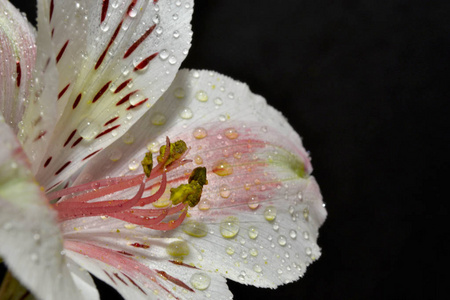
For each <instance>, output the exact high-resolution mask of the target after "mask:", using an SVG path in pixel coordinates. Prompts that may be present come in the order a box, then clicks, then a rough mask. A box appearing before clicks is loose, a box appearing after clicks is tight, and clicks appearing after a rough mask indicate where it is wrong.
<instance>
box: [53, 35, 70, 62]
mask: <svg viewBox="0 0 450 300" xmlns="http://www.w3.org/2000/svg"><path fill="white" fill-rule="evenodd" d="M68 44H69V40H67V42H66V43H65V44H64V46H62V48H61V50H59V53H58V56H57V57H56V63H58V62H59V60H60V59H61V57H62V56H63V54H64V52H65V51H66V48H67V45H68Z"/></svg>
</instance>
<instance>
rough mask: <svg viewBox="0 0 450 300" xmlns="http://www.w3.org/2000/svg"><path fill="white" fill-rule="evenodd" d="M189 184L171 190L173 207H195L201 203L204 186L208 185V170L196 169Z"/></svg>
mask: <svg viewBox="0 0 450 300" xmlns="http://www.w3.org/2000/svg"><path fill="white" fill-rule="evenodd" d="M188 182H189V183H188V184H181V185H180V186H178V187H176V188H171V189H170V200H171V201H172V204H173V205H177V204H179V203H185V204H188V205H189V206H190V207H194V206H196V205H197V203H198V202H199V201H200V198H201V196H202V190H203V185H205V184H208V180H206V168H205V167H199V168H195V169H194V170H193V171H192V173H191V176H189V180H188Z"/></svg>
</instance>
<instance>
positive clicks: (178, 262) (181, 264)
mask: <svg viewBox="0 0 450 300" xmlns="http://www.w3.org/2000/svg"><path fill="white" fill-rule="evenodd" d="M169 262H170V263H173V264H175V265H179V266H183V267H187V268H192V269H198V268H197V267H194V266H191V265H187V264H185V263H182V262H181V261H176V260H169Z"/></svg>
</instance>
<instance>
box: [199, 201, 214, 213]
mask: <svg viewBox="0 0 450 300" xmlns="http://www.w3.org/2000/svg"><path fill="white" fill-rule="evenodd" d="M210 208H211V202H210V201H209V200H208V199H202V200H200V202H199V203H198V209H200V210H203V211H205V210H209V209H210Z"/></svg>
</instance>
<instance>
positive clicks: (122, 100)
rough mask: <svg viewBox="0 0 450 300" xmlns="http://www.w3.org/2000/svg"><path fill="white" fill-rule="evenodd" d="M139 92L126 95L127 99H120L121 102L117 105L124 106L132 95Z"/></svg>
mask: <svg viewBox="0 0 450 300" xmlns="http://www.w3.org/2000/svg"><path fill="white" fill-rule="evenodd" d="M137 91H138V90H135V91H133V92H131V93H129V94H128V95H126V96H125V97H123V98H122V99H120V101H119V102H117V103H116V106H119V105H122V104H124V103H125V102H127V101H128V100H129V99H130V97H131V95H133V94H134V93H136V92H137Z"/></svg>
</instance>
